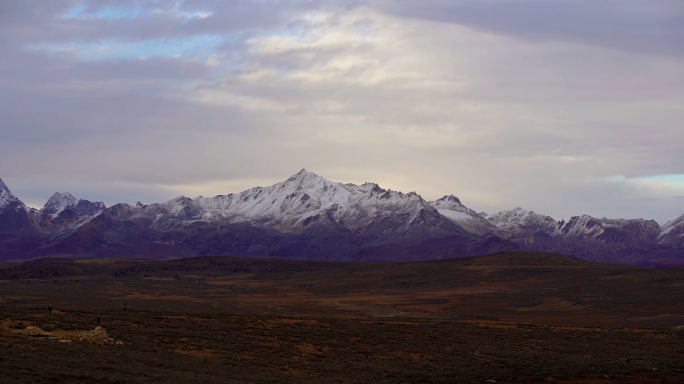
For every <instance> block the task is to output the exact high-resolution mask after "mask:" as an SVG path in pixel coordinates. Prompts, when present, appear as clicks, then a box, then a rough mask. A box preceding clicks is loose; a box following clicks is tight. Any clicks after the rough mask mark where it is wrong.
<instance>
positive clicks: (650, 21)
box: [380, 0, 684, 58]
mask: <svg viewBox="0 0 684 384" xmlns="http://www.w3.org/2000/svg"><path fill="white" fill-rule="evenodd" d="M380 4H381V7H382V8H383V9H385V10H387V11H388V12H391V13H393V14H396V15H400V16H403V17H410V18H421V19H426V20H433V21H440V22H446V23H455V24H459V25H465V26H468V27H470V28H473V29H476V30H481V31H486V32H491V33H497V34H502V35H507V36H514V37H522V38H525V39H530V40H540V41H543V40H549V41H568V42H573V43H578V44H592V45H596V46H601V47H606V48H611V49H617V50H626V51H636V52H644V53H651V54H653V53H655V54H659V55H664V56H677V57H680V58H681V57H682V52H684V51H683V50H682V47H684V29H683V28H682V27H681V26H682V25H684V4H682V3H681V2H680V1H677V0H605V1H600V2H596V1H590V0H565V1H554V0H513V1H511V0H484V1H483V0H460V1H449V2H447V1H441V0H427V1H422V2H421V4H420V6H417V5H416V4H415V2H412V1H410V0H399V1H387V2H385V1H383V2H380Z"/></svg>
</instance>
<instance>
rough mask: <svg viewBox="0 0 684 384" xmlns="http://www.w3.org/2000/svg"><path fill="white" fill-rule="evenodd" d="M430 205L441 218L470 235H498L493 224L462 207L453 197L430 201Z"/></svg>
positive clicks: (496, 228)
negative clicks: (456, 225)
mask: <svg viewBox="0 0 684 384" xmlns="http://www.w3.org/2000/svg"><path fill="white" fill-rule="evenodd" d="M430 205H431V206H432V207H434V208H435V209H437V212H439V213H440V214H441V215H442V216H444V217H446V218H447V219H449V220H451V221H452V222H454V223H456V224H458V225H459V226H461V227H462V228H463V229H465V230H466V231H468V232H470V233H475V234H478V235H484V234H488V233H490V234H495V235H499V228H498V227H497V226H496V225H495V224H494V223H492V222H490V221H489V220H487V219H486V218H485V217H483V216H482V215H481V214H479V213H477V212H475V211H473V210H472V209H470V208H468V207H466V206H465V205H463V204H462V203H461V200H459V199H458V197H456V196H454V195H449V196H444V197H442V198H441V199H439V200H435V201H431V202H430Z"/></svg>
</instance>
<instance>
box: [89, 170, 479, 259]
mask: <svg viewBox="0 0 684 384" xmlns="http://www.w3.org/2000/svg"><path fill="white" fill-rule="evenodd" d="M105 214H106V215H105V216H106V217H107V218H109V219H111V220H114V221H133V222H136V223H138V224H139V225H140V226H141V230H144V231H149V232H150V233H154V236H155V237H159V238H160V240H159V241H163V242H165V243H166V244H171V245H179V244H181V243H184V242H187V241H189V240H188V238H187V237H186V236H179V235H178V233H179V231H180V232H192V233H193V236H194V232H195V230H196V228H198V227H207V226H209V227H212V228H218V229H217V231H219V232H220V231H221V228H225V227H231V226H232V227H235V226H242V227H250V226H251V227H254V228H260V230H264V229H266V230H269V231H273V232H272V233H279V234H288V235H301V236H306V237H319V236H321V237H327V238H334V239H337V238H347V237H357V238H361V237H362V238H363V241H362V242H363V243H364V244H384V243H388V242H393V243H396V244H407V243H413V242H417V241H425V240H428V239H431V238H440V237H446V236H453V235H462V236H463V235H466V236H469V234H468V232H467V231H465V230H463V229H462V228H461V227H459V226H458V225H455V224H454V223H453V222H451V221H450V220H449V219H447V218H446V217H444V216H442V215H440V214H439V212H437V210H436V209H434V208H433V207H432V206H431V205H430V204H429V203H428V202H426V201H425V200H423V198H422V197H420V196H419V195H417V194H416V193H414V192H412V193H408V194H404V193H401V192H396V191H390V190H385V189H382V188H380V187H379V186H378V185H377V184H372V183H366V184H363V185H354V184H342V183H338V182H332V181H330V180H327V179H325V178H323V177H321V176H318V175H316V174H314V173H311V172H307V171H306V170H302V171H301V172H299V173H297V174H296V175H294V176H292V177H290V178H289V179H287V180H286V181H283V182H280V183H277V184H275V185H272V186H270V187H256V188H252V189H249V190H247V191H244V192H241V193H238V194H229V195H220V196H215V197H211V198H206V197H202V196H200V197H197V198H194V199H190V198H187V197H184V196H180V197H177V198H175V199H173V200H170V201H167V202H165V203H159V204H151V205H144V206H142V205H136V206H130V205H127V204H119V205H117V206H114V207H112V208H110V209H108V210H106V211H105ZM103 220H105V218H102V219H101V220H99V221H103ZM171 231H175V232H174V233H176V235H175V236H174V237H173V238H169V236H163V235H161V234H162V233H167V232H171ZM105 233H106V236H109V234H110V232H109V231H106V232H105ZM162 238H164V240H162ZM206 241H209V240H206ZM211 241H216V242H218V243H221V240H220V239H212V240H211ZM331 241H333V240H331ZM335 241H337V240H335ZM250 243H251V242H250ZM213 246H217V245H213ZM343 248H344V247H343ZM273 252H277V250H273Z"/></svg>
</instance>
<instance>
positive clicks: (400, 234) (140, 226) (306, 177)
mask: <svg viewBox="0 0 684 384" xmlns="http://www.w3.org/2000/svg"><path fill="white" fill-rule="evenodd" d="M0 202H2V203H1V204H0V234H2V237H0V259H1V258H5V259H7V258H32V257H43V256H55V255H67V256H91V257H92V256H96V257H120V256H125V257H153V258H168V257H182V256H190V255H198V254H202V255H209V254H213V255H244V254H248V255H268V256H275V257H287V258H300V259H325V260H373V261H399V260H402V261H407V260H433V259H443V258H454V257H465V256H476V255H484V254H489V253H494V252H499V251H512V250H534V251H542V252H550V253H558V254H563V255H569V256H574V257H579V258H582V259H586V260H590V261H601V262H619V263H628V264H633V265H643V266H673V265H684V216H682V217H680V218H678V219H677V220H674V221H672V222H670V223H668V224H666V225H664V226H662V227H660V226H659V225H658V224H657V223H656V222H655V221H652V220H643V219H638V220H623V219H617V220H613V219H606V218H603V219H598V218H595V217H592V216H589V215H582V216H575V217H573V218H571V219H570V220H569V221H568V222H567V223H566V222H564V221H556V220H555V219H553V218H552V217H550V216H545V215H540V214H537V213H535V212H531V211H527V210H524V209H522V208H515V209H513V210H510V211H502V212H499V213H496V214H493V215H487V214H486V213H477V212H475V211H474V210H472V209H470V208H468V207H466V206H465V205H464V204H463V203H462V202H461V201H460V200H459V199H458V198H457V197H456V196H453V195H449V196H444V197H442V198H441V199H439V200H435V201H431V202H427V201H425V200H424V199H423V198H422V197H421V196H420V195H418V194H416V193H415V192H411V193H402V192H397V191H392V190H386V189H383V188H381V187H380V186H378V185H377V184H374V183H366V184H362V185H355V184H343V183H339V182H333V181H330V180H328V179H325V178H323V177H321V176H319V175H316V174H315V173H311V172H307V171H306V170H301V171H300V172H298V173H297V174H295V175H293V176H292V177H290V178H288V179H287V180H285V181H282V182H280V183H276V184H274V185H271V186H268V187H255V188H251V189H248V190H246V191H243V192H240V193H235V194H228V195H219V196H215V197H202V196H199V197H196V198H194V199H193V198H188V197H184V196H179V197H177V198H175V199H172V200H169V201H167V202H163V203H155V204H150V205H142V204H140V203H138V204H136V205H135V206H132V205H128V204H117V205H114V206H112V207H110V208H106V207H105V205H104V204H103V203H99V202H94V203H93V202H90V201H88V200H82V199H77V198H75V197H74V196H72V195H71V194H69V193H55V194H54V195H53V196H52V197H51V198H50V199H49V200H48V202H47V203H46V204H45V206H44V207H43V208H42V209H41V210H35V209H32V208H27V207H26V206H25V205H24V204H23V203H22V202H21V201H20V200H19V199H17V198H16V197H15V196H14V195H13V194H12V193H11V192H10V190H9V188H8V187H7V186H6V185H5V184H4V183H2V181H0Z"/></svg>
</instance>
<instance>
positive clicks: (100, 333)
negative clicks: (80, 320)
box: [78, 327, 123, 345]
mask: <svg viewBox="0 0 684 384" xmlns="http://www.w3.org/2000/svg"><path fill="white" fill-rule="evenodd" d="M78 341H80V342H82V343H87V344H97V345H104V344H123V343H122V342H121V341H116V340H114V339H112V338H111V337H109V336H108V335H107V331H106V330H105V329H104V328H102V327H97V328H95V329H93V330H92V331H88V332H85V333H83V334H82V335H81V337H80V338H79V339H78Z"/></svg>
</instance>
